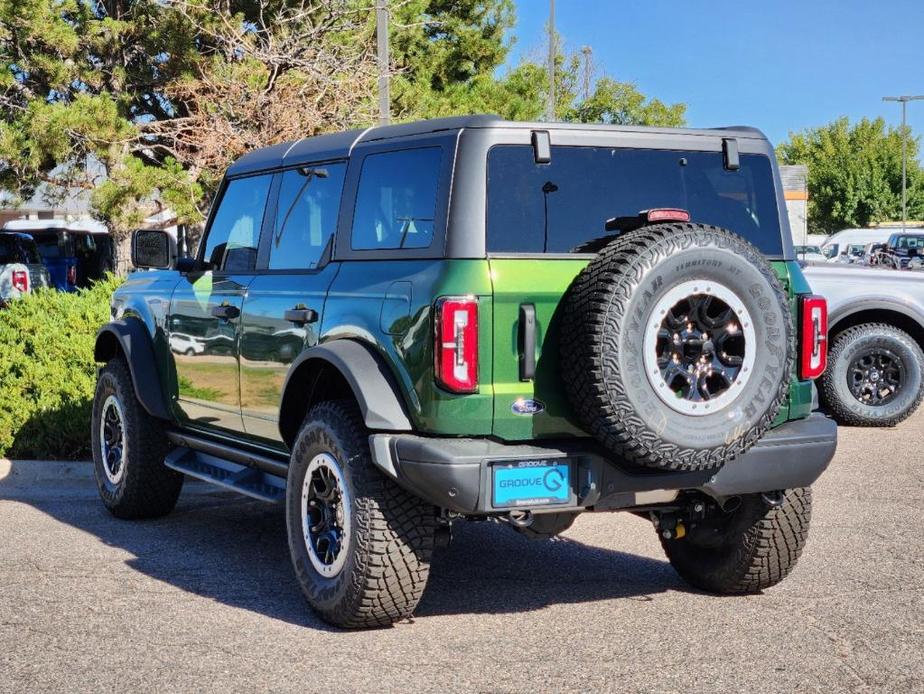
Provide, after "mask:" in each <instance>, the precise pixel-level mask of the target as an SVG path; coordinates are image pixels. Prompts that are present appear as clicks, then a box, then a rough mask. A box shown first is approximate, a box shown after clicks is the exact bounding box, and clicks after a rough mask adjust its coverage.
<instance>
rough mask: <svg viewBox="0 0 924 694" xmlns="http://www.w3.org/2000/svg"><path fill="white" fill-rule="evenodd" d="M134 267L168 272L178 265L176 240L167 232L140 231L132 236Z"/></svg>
mask: <svg viewBox="0 0 924 694" xmlns="http://www.w3.org/2000/svg"><path fill="white" fill-rule="evenodd" d="M132 265H134V266H135V267H136V268H138V269H155V270H167V269H170V268H172V267H174V265H176V240H175V239H174V238H173V237H172V236H171V235H170V234H168V233H167V232H166V231H161V230H159V229H138V230H137V231H135V232H134V233H133V234H132Z"/></svg>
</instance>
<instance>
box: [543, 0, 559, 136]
mask: <svg viewBox="0 0 924 694" xmlns="http://www.w3.org/2000/svg"><path fill="white" fill-rule="evenodd" d="M555 48H556V46H555V0H549V102H548V104H547V105H546V120H547V121H549V122H550V123H551V122H554V121H555V59H556V58H557V57H558V51H557V50H555Z"/></svg>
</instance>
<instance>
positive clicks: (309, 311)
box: [284, 306, 318, 325]
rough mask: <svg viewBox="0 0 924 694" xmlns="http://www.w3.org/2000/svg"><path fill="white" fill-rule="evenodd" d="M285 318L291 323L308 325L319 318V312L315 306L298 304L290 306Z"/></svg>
mask: <svg viewBox="0 0 924 694" xmlns="http://www.w3.org/2000/svg"><path fill="white" fill-rule="evenodd" d="M284 316H285V319H286V320H287V321H289V322H290V323H295V324H296V325H307V324H308V323H314V322H315V321H316V320H317V319H318V312H317V311H315V310H314V309H313V308H306V307H305V306H296V307H295V308H290V309H289V310H288V311H286V312H285V314H284Z"/></svg>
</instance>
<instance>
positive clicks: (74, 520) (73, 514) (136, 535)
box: [0, 464, 687, 630]
mask: <svg viewBox="0 0 924 694" xmlns="http://www.w3.org/2000/svg"><path fill="white" fill-rule="evenodd" d="M21 465H25V464H21ZM0 500H12V501H16V502H19V503H25V504H28V505H30V506H32V507H34V508H36V509H38V510H39V511H41V512H43V513H45V514H47V515H48V516H50V517H52V518H54V519H55V520H56V521H58V522H59V523H63V524H66V525H68V526H71V527H73V528H77V529H79V530H81V531H83V532H86V533H90V534H91V535H93V536H95V537H97V538H99V540H101V541H102V542H103V543H105V544H106V545H107V546H109V547H112V548H117V549H119V550H124V552H125V553H127V554H128V555H129V556H127V557H125V559H124V562H125V565H126V566H128V567H130V568H132V569H133V570H135V571H138V572H140V573H142V574H144V575H146V576H150V577H151V578H154V579H156V580H158V581H162V582H164V583H166V584H168V585H172V586H175V587H176V588H179V589H180V590H183V591H187V592H189V593H192V594H195V595H199V596H203V597H206V598H208V599H211V600H215V601H217V602H220V603H222V604H225V605H229V606H232V607H237V608H240V609H245V610H250V611H253V612H256V613H259V614H263V615H265V616H267V617H270V618H273V619H278V620H282V621H284V622H288V623H291V624H297V625H302V626H306V627H311V628H315V629H321V630H333V629H332V628H331V627H329V626H327V625H326V624H325V623H323V622H321V621H320V620H319V619H317V618H316V617H315V616H314V615H313V613H312V612H311V610H310V609H309V608H308V606H307V604H306V603H305V601H304V599H303V596H302V593H301V590H300V589H299V586H298V583H297V581H296V579H295V575H294V573H293V571H292V566H291V564H290V560H289V551H288V544H287V538H286V528H285V517H284V514H283V511H282V508H281V507H279V506H271V505H269V504H265V503H263V502H259V501H252V500H250V499H247V498H245V497H241V496H239V495H237V494H235V493H233V492H225V491H221V490H215V489H214V488H213V487H211V486H207V485H205V484H201V483H192V484H187V486H186V487H185V488H184V490H183V493H182V495H181V496H180V501H179V503H178V505H177V508H176V509H175V510H174V512H173V513H172V514H170V515H169V516H167V517H165V518H161V519H157V520H148V521H122V520H118V519H116V518H113V517H112V516H111V515H109V513H108V512H106V510H105V509H104V508H103V506H102V504H101V503H100V502H99V499H98V498H97V494H96V489H95V485H94V482H93V481H92V479H89V478H86V477H85V478H84V479H79V480H77V479H74V480H69V481H67V482H66V483H60V484H56V483H55V482H53V481H50V482H39V483H30V484H23V483H19V484H11V483H10V480H9V479H7V480H2V479H0ZM578 523H580V519H579V520H578ZM454 531H455V539H454V541H453V543H452V544H451V545H450V546H449V547H447V548H441V549H439V550H438V554H437V556H436V557H435V561H434V563H433V568H432V571H431V577H430V583H429V586H428V588H427V591H426V593H425V594H424V598H423V600H422V602H421V604H420V606H419V608H418V610H417V612H416V615H417V616H418V617H427V616H437V615H450V614H493V613H511V612H523V611H530V610H537V609H541V608H543V607H545V606H547V605H552V604H562V603H580V602H593V601H598V600H609V599H614V598H634V599H650V597H649V596H651V595H652V594H655V593H658V592H663V591H665V590H673V589H679V590H687V588H686V587H685V586H684V584H682V583H681V581H680V579H679V578H678V577H677V575H676V574H675V573H674V571H673V570H672V569H671V568H670V566H669V564H667V562H665V561H658V560H654V559H650V558H647V557H640V556H635V555H631V554H625V553H623V552H617V551H613V550H609V549H602V548H599V547H593V546H589V545H586V544H583V543H580V542H577V541H573V540H568V539H557V540H543V541H536V540H528V539H526V538H524V537H522V536H520V535H518V534H517V533H515V532H513V531H512V530H510V529H509V528H505V527H501V526H500V524H497V523H488V522H485V523H457V524H456V526H455V528H454ZM94 554H95V553H94ZM88 561H91V560H89V559H88ZM95 561H100V560H99V559H98V558H97V559H95ZM105 561H106V563H107V565H111V562H112V558H111V557H107V558H106V559H105ZM85 568H86V570H87V572H88V573H89V572H90V571H92V570H93V567H92V566H89V565H88V566H87V567H85ZM113 585H118V583H113Z"/></svg>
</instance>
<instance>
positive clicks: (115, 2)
mask: <svg viewBox="0 0 924 694" xmlns="http://www.w3.org/2000/svg"><path fill="white" fill-rule="evenodd" d="M367 15H368V10H364V11H363V12H358V11H357V9H356V8H355V7H353V6H352V3H351V2H350V1H349V0H313V1H309V0H220V1H219V2H210V1H208V0H110V1H94V2H89V1H87V0H0V186H2V187H3V188H4V189H6V190H10V191H13V192H14V193H17V194H19V195H22V196H28V195H31V194H32V192H33V191H34V190H35V189H36V187H37V186H38V185H39V184H40V183H44V184H46V185H48V186H50V190H51V191H52V192H54V191H55V190H57V189H67V188H73V187H84V188H87V189H90V190H92V204H93V206H94V208H95V211H96V213H97V214H98V216H100V217H101V218H102V219H104V220H105V221H107V222H108V223H109V225H110V228H111V229H112V230H113V231H114V232H115V233H116V234H117V235H119V234H120V233H124V232H125V231H127V230H128V229H130V228H132V227H133V226H136V225H138V224H139V223H140V222H141V220H142V219H143V218H144V217H145V216H146V215H147V214H149V213H150V212H151V211H153V209H152V207H153V202H154V200H155V199H157V200H159V201H160V202H161V203H162V204H166V205H169V206H170V207H171V208H172V209H174V211H176V212H177V215H178V217H179V220H180V221H185V222H196V221H199V220H201V218H202V213H203V208H204V206H205V205H204V204H203V203H204V202H205V201H206V200H207V195H208V193H209V192H210V191H211V190H213V189H214V186H215V184H216V183H217V181H218V180H219V177H220V176H221V172H222V171H223V170H224V168H225V167H226V166H227V164H228V163H229V162H230V161H231V160H233V159H234V158H235V157H237V156H239V155H240V154H242V153H243V152H245V151H247V150H249V149H252V148H254V147H259V146H263V145H268V144H273V143H275V142H279V141H283V140H287V139H294V138H298V137H302V136H305V135H312V134H315V133H318V132H320V131H322V130H326V129H339V128H347V127H354V126H355V125H357V124H362V123H365V122H369V121H370V120H371V118H372V104H373V98H372V97H373V95H374V79H375V74H374V56H372V55H371V54H370V53H369V51H368V48H367V47H368V44H369V40H368V36H367V29H366V18H367Z"/></svg>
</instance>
